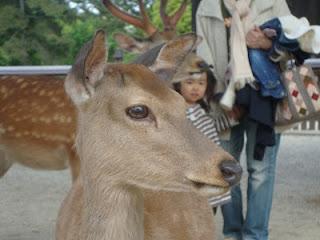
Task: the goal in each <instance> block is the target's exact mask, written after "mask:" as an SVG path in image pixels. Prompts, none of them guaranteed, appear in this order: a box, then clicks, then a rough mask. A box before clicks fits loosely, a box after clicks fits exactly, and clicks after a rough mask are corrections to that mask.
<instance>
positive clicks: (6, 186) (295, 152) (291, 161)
mask: <svg viewBox="0 0 320 240" xmlns="http://www.w3.org/2000/svg"><path fill="white" fill-rule="evenodd" d="M319 158H320V136H295V135H285V136H284V137H283V139H282V146H281V148H280V154H279V159H278V169H277V179H276V187H275V195H274V202H273V210H272V216H271V223H270V240H278V239H281V240H318V239H320V159H319ZM243 181H244V182H245V181H246V175H244V177H243ZM70 182H71V180H70V177H69V171H67V170H66V171H59V172H47V171H34V170H30V169H28V168H24V167H21V166H14V167H13V168H12V169H11V170H10V171H9V172H8V173H7V175H6V176H5V177H4V178H2V179H1V180H0V240H53V239H54V226H55V219H56V216H57V212H58V209H59V206H60V203H61V201H62V199H63V198H64V196H65V195H66V192H67V191H68V189H69V188H70ZM244 185H245V184H244ZM244 191H245V189H244ZM221 224H222V219H221V214H220V212H218V214H217V228H218V230H219V231H218V233H217V235H218V238H217V239H218V240H220V239H222V236H221V233H220V231H221Z"/></svg>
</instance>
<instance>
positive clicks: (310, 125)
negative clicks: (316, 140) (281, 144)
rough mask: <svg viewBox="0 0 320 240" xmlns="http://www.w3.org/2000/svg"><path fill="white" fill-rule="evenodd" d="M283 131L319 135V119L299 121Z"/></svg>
mask: <svg viewBox="0 0 320 240" xmlns="http://www.w3.org/2000/svg"><path fill="white" fill-rule="evenodd" d="M285 133H286V134H301V135H320V121H319V120H310V121H305V122H302V123H299V124H298V125H296V126H295V127H293V128H292V129H290V130H288V131H286V132H285Z"/></svg>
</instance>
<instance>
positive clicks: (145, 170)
mask: <svg viewBox="0 0 320 240" xmlns="http://www.w3.org/2000/svg"><path fill="white" fill-rule="evenodd" d="M195 41H196V37H195V36H193V35H186V36H183V37H181V38H179V39H177V40H175V41H170V42H169V43H168V44H166V45H165V47H164V48H163V49H162V50H161V53H160V54H159V57H158V58H157V60H156V61H155V63H154V65H153V66H152V69H153V71H154V72H155V73H156V75H155V74H154V73H153V72H151V71H150V70H149V69H148V68H146V67H144V66H142V65H135V64H131V65H125V64H110V65H108V64H105V59H106V55H105V54H106V49H105V43H104V33H103V32H102V31H99V32H97V34H96V36H95V37H94V39H93V40H92V41H91V42H89V43H88V44H87V45H85V46H84V47H83V49H82V51H80V54H79V55H78V57H77V59H76V61H75V64H74V65H73V67H72V70H71V72H70V73H69V74H68V76H67V79H66V83H65V87H66V90H67V92H68V94H69V95H70V97H71V99H72V100H73V102H74V103H75V104H76V105H77V107H78V110H79V117H78V119H79V123H78V131H77V137H76V148H77V152H78V153H79V156H80V159H81V172H80V176H79V178H78V179H77V181H76V183H75V184H74V185H73V186H72V189H71V191H70V193H69V195H68V196H67V198H66V200H65V201H64V203H63V205H62V208H61V210H60V216H59V219H58V225H57V235H56V236H57V239H63V240H70V239H92V240H95V239H99V240H101V239H108V240H112V239H114V240H124V239H135V240H138V239H141V240H142V239H144V226H143V193H142V191H141V189H143V188H145V189H149V190H153V191H159V190H165V191H173V192H191V191H194V192H196V193H198V194H200V195H202V196H205V197H207V196H212V195H216V194H219V193H220V194H221V193H223V192H225V191H227V190H228V188H229V187H230V185H233V184H235V183H237V182H238V181H239V178H240V174H241V168H240V165H239V164H238V163H237V162H236V161H234V160H233V159H232V157H231V156H230V155H229V154H227V153H226V152H225V151H223V150H222V149H221V148H219V147H217V146H216V145H215V144H214V143H212V142H211V141H210V140H209V139H207V138H206V137H205V136H204V135H202V134H201V133H200V132H199V131H198V130H196V129H195V128H194V127H192V125H191V123H190V122H189V121H188V120H187V119H186V117H185V111H184V106H185V102H184V100H183V98H182V97H181V96H180V95H179V94H177V93H176V92H174V91H172V90H171V89H170V88H168V87H167V85H166V84H165V83H164V82H163V81H161V80H159V78H160V79H161V78H163V77H164V76H165V77H166V78H167V77H168V76H169V77H170V76H172V75H173V74H174V73H175V71H176V67H177V66H178V65H179V64H180V63H181V62H182V61H183V58H184V57H185V56H186V55H187V52H189V51H190V50H191V49H192V48H193V45H194V43H195ZM172 52H174V53H175V54H172ZM170 53H171V54H170ZM168 139H170V141H168ZM160 200H161V199H160ZM154 205H157V203H156V202H155V203H154ZM208 210H209V209H208ZM145 231H147V232H148V229H146V230H145ZM166 235H167V234H166V233H165V232H163V231H162V234H161V236H158V237H159V238H161V239H167V237H166Z"/></svg>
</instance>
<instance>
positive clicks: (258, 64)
mask: <svg viewBox="0 0 320 240" xmlns="http://www.w3.org/2000/svg"><path fill="white" fill-rule="evenodd" d="M248 55H249V61H250V65H251V69H252V72H253V75H254V76H255V78H256V80H257V82H258V83H259V86H260V90H261V94H262V96H264V97H269V96H271V97H273V98H276V99H281V98H283V97H285V96H286V92H285V88H284V86H283V85H282V83H281V74H280V70H279V66H278V64H277V63H274V62H272V61H271V60H270V58H269V52H268V51H264V50H261V49H255V48H249V49H248Z"/></svg>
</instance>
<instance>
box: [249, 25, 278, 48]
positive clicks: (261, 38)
mask: <svg viewBox="0 0 320 240" xmlns="http://www.w3.org/2000/svg"><path fill="white" fill-rule="evenodd" d="M246 43H247V46H248V47H249V48H260V49H264V50H267V49H270V48H271V45H272V42H271V40H270V39H269V38H268V37H267V36H265V34H264V33H263V31H262V30H261V29H260V28H259V27H257V26H255V27H254V28H253V29H251V30H250V31H249V32H248V33H247V35H246Z"/></svg>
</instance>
